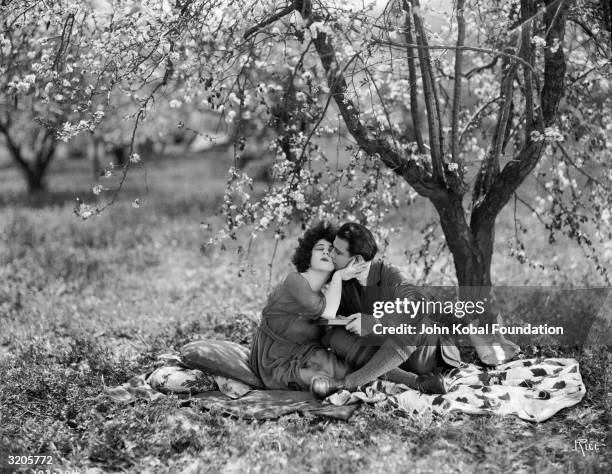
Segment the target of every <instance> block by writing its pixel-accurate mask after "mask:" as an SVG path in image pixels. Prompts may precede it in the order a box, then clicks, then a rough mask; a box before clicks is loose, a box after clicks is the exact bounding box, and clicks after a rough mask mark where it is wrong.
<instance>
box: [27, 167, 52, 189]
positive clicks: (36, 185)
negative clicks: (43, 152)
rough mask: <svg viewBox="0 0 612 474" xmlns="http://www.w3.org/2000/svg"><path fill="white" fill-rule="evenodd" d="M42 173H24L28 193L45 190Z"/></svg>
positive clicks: (45, 184)
mask: <svg viewBox="0 0 612 474" xmlns="http://www.w3.org/2000/svg"><path fill="white" fill-rule="evenodd" d="M44 178H45V177H44V173H40V172H37V171H29V172H28V173H26V179H27V183H28V193H29V194H37V193H42V192H45V191H46V190H47V183H46V182H45V179H44Z"/></svg>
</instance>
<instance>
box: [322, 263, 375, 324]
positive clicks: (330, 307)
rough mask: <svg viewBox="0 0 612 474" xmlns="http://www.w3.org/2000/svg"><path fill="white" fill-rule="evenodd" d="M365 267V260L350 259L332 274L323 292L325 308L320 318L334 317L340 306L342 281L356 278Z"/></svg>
mask: <svg viewBox="0 0 612 474" xmlns="http://www.w3.org/2000/svg"><path fill="white" fill-rule="evenodd" d="M365 269H367V263H366V262H357V261H355V260H353V261H351V262H350V263H349V264H348V265H347V266H346V267H344V268H343V269H341V270H338V271H336V272H335V273H334V275H333V276H332V279H331V281H330V282H329V285H328V286H327V290H325V291H324V294H325V309H324V310H323V314H322V315H321V317H322V318H325V319H334V318H335V317H336V313H337V312H338V308H339V307H340V297H341V296H342V281H343V280H350V279H352V278H356V277H357V276H358V275H359V274H360V273H361V272H363V271H364V270H365Z"/></svg>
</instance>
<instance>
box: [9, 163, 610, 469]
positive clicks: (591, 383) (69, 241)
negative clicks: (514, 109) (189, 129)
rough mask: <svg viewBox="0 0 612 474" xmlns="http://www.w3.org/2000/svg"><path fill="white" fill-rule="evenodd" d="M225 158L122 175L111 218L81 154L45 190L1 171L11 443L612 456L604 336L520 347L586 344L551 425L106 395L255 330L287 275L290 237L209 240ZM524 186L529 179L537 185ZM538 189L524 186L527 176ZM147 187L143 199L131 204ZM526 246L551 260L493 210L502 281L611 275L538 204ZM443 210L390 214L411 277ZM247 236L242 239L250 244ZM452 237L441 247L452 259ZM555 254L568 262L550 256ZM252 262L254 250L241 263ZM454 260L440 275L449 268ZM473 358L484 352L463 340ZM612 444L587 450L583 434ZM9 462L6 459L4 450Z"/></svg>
mask: <svg viewBox="0 0 612 474" xmlns="http://www.w3.org/2000/svg"><path fill="white" fill-rule="evenodd" d="M226 168H227V160H226V159H225V158H224V157H223V156H217V157H214V158H213V157H210V156H197V155H194V156H190V157H180V159H179V157H168V158H166V159H163V160H158V161H156V162H154V163H152V164H150V165H148V168H147V182H148V187H149V191H148V193H146V192H145V182H144V173H143V171H142V168H139V169H137V170H136V172H135V173H133V175H132V176H131V177H130V178H129V179H128V181H127V183H126V188H125V190H124V192H123V194H122V195H121V198H120V201H119V202H118V203H117V204H115V205H114V206H113V207H112V208H111V209H109V210H108V211H107V212H105V213H104V214H103V215H102V216H100V217H96V218H92V219H90V220H88V221H80V220H78V219H77V218H76V217H75V216H74V215H73V214H72V209H73V207H74V204H75V196H80V197H81V198H86V199H87V200H91V198H92V194H91V187H92V185H93V178H92V176H91V169H90V165H89V164H88V163H86V162H72V161H65V160H58V161H57V162H56V163H54V164H53V168H52V170H51V172H50V183H49V184H50V189H51V190H52V192H51V193H50V194H48V195H46V196H39V197H35V198H31V197H27V196H25V195H24V194H23V188H22V183H21V178H20V176H19V175H18V174H17V172H16V170H14V169H11V168H4V169H2V171H1V173H0V205H1V206H2V207H1V208H0V229H1V232H2V240H1V243H0V325H1V331H0V406H1V407H2V413H1V420H0V425H1V428H0V430H1V433H2V444H1V449H0V452H1V453H2V456H3V457H5V456H6V455H7V454H14V455H16V454H32V455H36V454H49V455H52V456H53V457H54V460H55V465H56V467H59V466H62V467H63V468H75V469H79V470H82V471H84V470H85V469H86V468H98V469H101V470H104V471H107V470H108V471H129V472H145V471H149V472H156V473H157V472H247V471H253V472H280V471H283V472H300V471H303V470H306V469H310V470H316V471H320V472H365V471H368V472H406V471H408V472H434V471H436V472H437V471H441V472H466V471H468V472H469V471H476V472H485V471H486V472H509V471H537V472H558V471H559V470H563V471H566V472H610V470H611V469H612V461H611V456H610V454H611V452H612V451H611V449H612V436H611V434H610V429H609V426H610V422H611V420H612V413H611V407H612V388H611V386H610V379H611V378H610V377H611V375H612V369H611V368H610V367H611V365H612V356H611V354H610V352H609V350H607V349H606V348H602V347H590V348H582V349H575V350H565V351H563V352H560V351H559V350H556V349H552V348H534V347H527V348H524V349H525V351H526V354H527V355H528V356H531V355H534V354H536V353H537V354H538V355H540V354H542V353H543V354H545V355H553V356H558V355H563V356H571V357H577V358H578V360H579V361H580V363H581V371H582V375H583V378H584V380H585V383H586V385H587V395H586V397H585V399H584V401H583V402H582V403H581V404H580V405H578V406H577V407H575V408H573V409H571V410H564V411H562V412H561V413H559V414H558V415H556V416H555V417H554V418H553V419H552V420H550V421H548V422H546V423H543V424H541V425H536V424H529V423H526V422H522V421H520V420H517V419H514V418H501V417H468V416H465V415H456V416H450V417H446V418H441V417H432V416H424V417H420V418H417V419H415V418H411V417H406V416H405V415H401V414H398V413H395V412H392V411H383V410H380V409H374V408H372V407H362V408H361V409H360V410H359V411H358V412H357V413H356V414H355V415H354V417H353V418H352V419H351V421H350V422H348V423H344V422H337V421H329V420H327V419H323V418H317V417H308V416H306V417H304V416H297V415H294V416H287V417H284V418H282V419H281V420H279V421H268V422H251V421H245V420H241V419H235V418H229V417H227V416H224V415H222V414H220V413H215V412H210V411H208V412H203V411H200V410H198V409H196V408H195V407H191V408H181V407H180V404H179V401H178V400H177V399H175V398H172V397H168V398H167V399H165V400H162V401H157V402H151V403H146V402H138V403H136V404H133V405H129V406H120V405H115V404H110V403H108V402H103V401H102V400H100V399H98V398H97V396H98V395H99V394H100V392H101V391H102V390H103V388H104V387H105V386H113V385H117V384H120V383H122V382H125V381H126V380H127V379H128V378H129V377H130V376H132V375H135V374H138V373H142V372H144V371H146V370H147V369H148V368H150V367H152V366H153V365H154V363H155V359H156V357H157V355H158V354H160V353H163V352H168V351H171V350H174V349H177V348H178V347H180V346H181V345H182V344H184V343H186V342H188V341H191V340H194V339H197V338H200V337H215V338H223V339H230V340H233V341H236V342H241V343H245V344H248V343H249V342H250V337H251V331H252V329H253V327H254V326H255V324H256V322H257V320H258V317H259V316H258V315H259V311H260V310H261V308H262V306H263V303H264V301H265V297H266V295H267V292H268V280H269V278H270V272H271V282H272V283H274V282H275V281H277V280H278V279H279V278H281V277H282V276H283V275H284V274H285V273H286V272H287V270H288V269H289V268H290V266H289V264H288V261H289V255H290V252H291V249H292V247H293V246H294V244H295V238H294V237H295V236H297V235H298V233H299V229H298V228H297V227H296V228H295V229H293V230H292V237H291V238H289V239H287V240H286V241H283V242H281V243H280V245H279V247H278V249H277V252H276V255H275V258H274V264H273V266H272V267H270V266H269V264H270V261H271V257H272V254H273V253H274V240H273V239H272V238H270V237H267V236H265V235H261V236H259V237H258V238H257V239H256V240H255V244H254V247H253V249H252V252H251V255H250V256H249V257H248V258H243V259H242V264H245V263H248V264H249V265H248V266H246V267H244V268H246V271H244V272H241V276H240V277H239V276H238V275H239V270H240V269H241V262H240V259H239V258H238V255H237V254H236V253H235V252H234V251H233V249H230V250H228V251H226V252H222V251H220V250H206V251H202V249H201V247H202V244H203V243H204V242H205V241H206V240H207V238H208V237H210V235H211V232H210V231H208V230H206V229H205V228H204V226H202V223H203V222H205V223H210V224H212V225H213V227H214V226H218V225H219V224H220V218H219V217H216V216H214V212H215V210H216V208H217V206H218V204H219V203H220V200H221V193H222V190H223V186H224V180H225V174H224V173H225V170H226ZM527 186H529V185H527ZM527 192H528V188H527ZM135 197H139V198H140V200H141V202H142V207H141V208H140V209H133V208H132V207H131V206H130V202H131V200H132V199H133V198H135ZM519 212H521V214H522V219H523V222H524V224H525V226H526V227H527V228H528V229H529V231H528V233H527V234H526V235H525V237H524V239H525V241H526V242H528V243H529V247H528V255H530V256H532V257H533V258H537V259H538V260H541V261H542V262H544V263H546V264H548V266H549V269H547V270H539V269H533V268H529V267H528V266H526V265H521V264H520V263H518V262H517V261H516V260H514V259H513V258H511V257H510V256H509V255H508V251H507V242H508V239H509V238H510V237H511V236H512V235H513V234H514V224H513V222H512V219H511V216H512V210H511V209H506V210H505V211H504V213H503V214H502V216H501V217H500V219H499V225H498V231H497V238H496V249H497V250H496V256H495V259H494V265H493V281H494V283H495V284H498V285H501V284H505V285H510V284H513V285H521V284H546V285H569V286H582V285H601V284H602V279H601V277H600V276H598V275H597V273H596V272H595V270H594V267H593V265H592V264H591V263H590V262H588V261H587V260H586V259H585V258H584V257H583V255H582V251H581V250H580V249H578V248H576V247H574V246H572V245H571V244H570V243H568V242H565V241H560V242H558V243H557V244H554V245H549V244H548V242H547V238H546V235H545V233H544V231H543V230H541V228H539V227H537V226H536V223H535V219H533V218H531V216H529V215H527V214H525V213H523V212H522V211H520V210H519ZM432 217H433V214H432V209H431V207H430V206H429V204H428V203H426V202H421V201H417V202H416V203H415V204H414V205H413V206H410V207H409V208H407V209H406V210H405V212H403V213H402V214H401V215H400V214H397V215H392V216H389V219H390V221H393V222H397V223H400V222H401V223H403V226H404V231H403V233H402V234H400V235H399V236H396V237H395V238H394V239H393V241H392V243H391V246H390V247H389V248H388V249H387V250H386V255H385V256H386V257H387V258H389V259H391V260H392V261H394V263H397V264H398V265H399V266H401V267H403V268H404V269H405V270H406V272H407V273H408V274H409V275H411V277H412V278H414V279H415V281H416V280H417V279H418V278H419V275H420V274H421V272H422V268H421V267H419V266H418V265H414V264H413V263H412V262H411V261H410V260H409V259H408V258H407V256H406V254H405V252H406V251H408V252H410V251H411V250H415V249H417V248H418V247H419V245H420V243H421V241H422V235H421V233H420V230H421V228H422V227H423V226H424V225H425V223H426V222H427V220H428V219H431V218H432ZM242 243H244V242H242ZM446 259H447V256H446V254H445V253H444V252H442V253H441V255H440V258H439V260H440V261H441V262H444V261H446ZM553 263H558V264H559V266H560V270H559V271H555V270H552V264H553ZM243 266H244V265H243ZM452 275H453V271H452V268H450V267H449V268H447V269H439V268H436V269H435V271H434V272H433V273H432V275H431V276H430V278H429V283H434V284H445V283H446V284H447V283H452ZM465 356H466V358H468V359H469V358H470V357H473V355H472V354H471V353H470V351H469V350H466V351H465ZM581 438H585V439H589V440H592V441H598V442H603V443H605V444H606V445H607V447H605V448H600V452H599V453H589V454H587V456H585V457H583V456H582V454H581V453H580V452H578V451H575V450H574V441H575V440H576V439H581ZM1 461H4V459H2V460H1Z"/></svg>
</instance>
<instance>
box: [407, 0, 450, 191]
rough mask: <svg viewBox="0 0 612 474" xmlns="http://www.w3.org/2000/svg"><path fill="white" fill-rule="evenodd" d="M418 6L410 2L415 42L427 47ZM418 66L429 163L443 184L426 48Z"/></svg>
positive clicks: (439, 132)
mask: <svg viewBox="0 0 612 474" xmlns="http://www.w3.org/2000/svg"><path fill="white" fill-rule="evenodd" d="M415 6H417V7H418V6H419V2H418V0H410V3H409V8H410V12H409V13H410V14H411V15H412V18H413V20H414V28H415V32H416V40H417V44H418V45H419V46H427V38H426V36H425V28H423V23H422V22H421V18H420V17H419V15H418V14H417V13H416V12H415V11H414V7H415ZM418 53H419V66H420V68H421V77H422V79H423V95H424V96H425V106H426V108H427V122H428V125H429V147H430V150H431V162H432V167H433V177H434V180H436V181H439V182H441V183H445V179H444V157H443V156H442V154H443V153H444V147H443V135H442V126H441V121H440V107H439V101H438V97H437V91H436V85H435V80H434V75H433V70H432V67H431V58H430V57H429V50H428V49H427V48H418Z"/></svg>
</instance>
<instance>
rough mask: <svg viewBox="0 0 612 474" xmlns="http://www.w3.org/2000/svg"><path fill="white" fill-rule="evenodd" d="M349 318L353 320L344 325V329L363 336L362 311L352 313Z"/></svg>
mask: <svg viewBox="0 0 612 474" xmlns="http://www.w3.org/2000/svg"><path fill="white" fill-rule="evenodd" d="M347 319H350V320H351V322H350V323H348V324H347V325H346V326H344V329H346V330H347V331H348V332H352V333H353V334H355V335H357V336H361V313H355V314H351V315H350V316H349V317H348V318H347Z"/></svg>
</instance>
